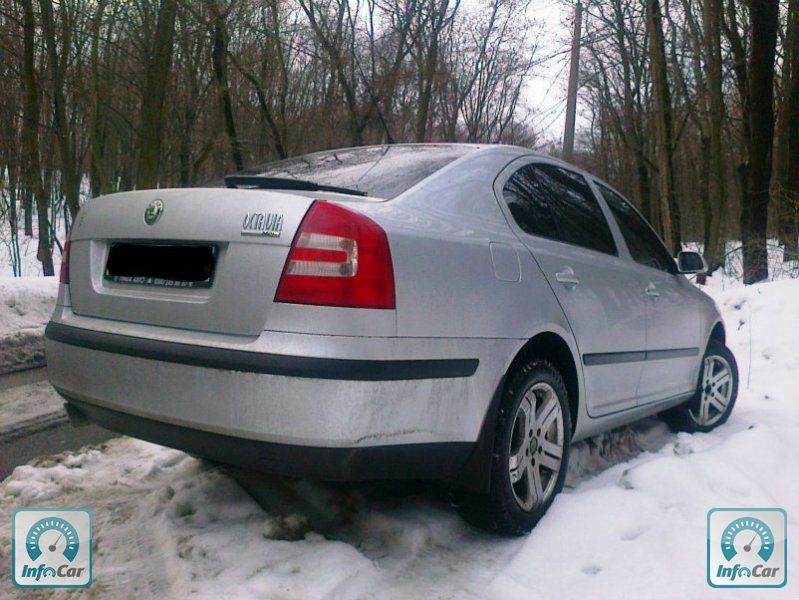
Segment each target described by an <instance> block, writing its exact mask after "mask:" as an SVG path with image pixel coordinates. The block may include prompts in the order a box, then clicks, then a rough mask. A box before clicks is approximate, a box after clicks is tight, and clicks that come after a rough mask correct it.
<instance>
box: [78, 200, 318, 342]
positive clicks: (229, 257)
mask: <svg viewBox="0 0 799 600" xmlns="http://www.w3.org/2000/svg"><path fill="white" fill-rule="evenodd" d="M312 203H313V197H309V196H306V195H304V194H295V193H285V192H279V191H273V190H269V191H267V190H235V189H199V188H192V189H174V190H146V191H140V192H124V193H119V194H113V195H110V196H105V197H101V198H98V199H96V200H93V201H92V202H90V203H89V204H88V205H86V206H85V207H84V208H83V209H82V210H81V211H80V214H79V215H78V218H77V221H76V223H75V226H74V228H73V230H72V234H71V251H70V252H71V255H70V292H71V297H72V308H73V311H74V312H75V313H76V314H80V315H85V316H91V317H99V318H105V319H113V320H119V321H127V322H135V323H144V324H148V325H161V326H167V327H176V328H182V329H192V330H200V331H209V332H218V333H228V334H239V335H251V336H254V335H258V334H259V333H260V332H261V331H262V329H263V325H264V323H265V321H266V316H267V312H268V310H269V306H270V305H271V303H272V299H273V298H274V294H275V289H276V287H277V284H278V280H279V279H280V275H281V272H282V269H283V265H284V263H285V259H286V255H287V253H288V250H289V246H290V244H291V241H292V239H293V237H294V234H295V232H296V230H297V228H298V227H299V224H300V222H301V221H302V218H303V217H304V215H305V213H306V212H307V210H308V208H309V207H310V205H311V204H312Z"/></svg>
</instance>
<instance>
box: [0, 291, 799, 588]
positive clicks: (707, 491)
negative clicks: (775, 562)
mask: <svg viewBox="0 0 799 600" xmlns="http://www.w3.org/2000/svg"><path fill="white" fill-rule="evenodd" d="M711 282H712V283H711V285H710V286H709V287H708V291H709V293H711V295H713V296H714V298H715V299H716V300H717V302H718V304H719V306H720V307H721V310H722V312H723V314H724V317H725V321H726V324H727V331H728V343H729V345H730V347H731V348H732V350H733V352H734V353H735V355H736V357H737V361H738V365H739V369H740V374H741V384H740V394H739V398H738V403H737V406H736V409H735V411H734V412H733V414H732V417H731V418H730V420H729V422H728V423H727V424H726V425H724V426H722V427H721V428H719V429H718V430H716V431H714V432H713V433H710V434H697V435H688V434H679V435H674V434H671V433H669V432H668V430H667V429H666V428H665V426H664V425H662V424H661V423H660V422H659V421H657V420H656V419H649V420H646V421H643V422H641V423H638V424H636V425H635V426H633V427H626V428H622V429H619V430H616V431H614V432H611V433H609V434H605V435H602V436H599V437H597V438H593V439H591V440H588V441H587V442H582V443H579V444H577V445H576V447H575V450H574V453H573V458H572V465H571V467H570V471H569V476H568V478H567V487H566V489H565V490H564V492H563V494H561V496H560V497H559V498H558V499H557V500H556V502H555V504H554V505H553V506H552V508H551V509H550V511H549V513H548V514H547V515H546V516H545V517H544V518H543V519H542V521H541V522H540V523H539V524H538V526H537V527H536V528H535V529H534V530H533V532H532V533H531V534H529V535H528V536H526V537H523V538H518V539H507V538H496V537H493V536H491V535H488V534H485V533H482V532H479V531H476V530H474V529H472V528H470V527H469V526H467V525H465V524H464V523H463V522H462V521H461V520H460V518H459V517H458V515H457V513H456V512H455V510H454V509H453V508H452V507H450V506H449V505H448V503H447V500H446V494H445V493H443V492H442V491H441V490H440V489H439V488H437V487H435V486H412V485H411V486H390V487H384V486H379V485H376V484H375V485H359V486H352V485H349V486H348V485H323V484H311V483H307V482H293V483H291V482H283V483H280V482H275V481H274V480H271V479H268V478H264V480H263V481H264V483H263V484H262V485H263V486H264V488H265V490H264V491H265V492H266V493H267V496H268V494H269V492H274V493H277V494H278V495H280V496H281V497H283V498H285V499H286V500H285V501H284V502H282V503H278V504H277V505H276V506H279V508H277V509H275V510H269V511H265V510H264V509H262V508H261V507H259V505H258V504H256V503H255V502H254V501H253V500H252V498H251V497H250V496H249V495H248V494H246V493H245V492H244V491H243V490H242V488H241V487H240V486H239V485H238V484H237V483H236V482H235V481H234V480H233V479H232V478H231V477H230V476H229V475H228V474H227V472H226V471H225V470H224V469H222V468H220V467H215V466H212V465H209V464H207V463H205V462H202V461H199V460H196V459H194V458H191V457H189V456H187V455H185V454H183V453H181V452H178V451H175V450H170V449H165V448H161V447H158V446H155V445H152V444H148V443H144V442H140V441H136V440H131V439H126V438H120V439H116V440H112V441H110V442H108V443H106V444H104V445H101V446H99V447H96V448H89V449H85V450H84V451H82V452H80V453H74V454H73V453H67V454H63V455H59V456H54V457H47V458H41V459H37V460H35V461H33V463H32V464H30V465H26V466H23V467H18V468H17V469H16V470H15V471H14V473H13V474H12V475H11V476H10V477H8V478H7V479H6V480H5V481H4V482H2V483H1V484H0V514H2V515H3V517H2V518H0V563H3V564H4V565H8V564H9V562H10V556H9V553H10V545H9V536H10V518H8V515H10V513H11V511H12V510H13V508H15V507H18V506H53V505H57V506H88V507H91V508H92V509H93V511H94V533H95V542H94V545H95V548H96V550H95V553H94V584H93V586H92V588H91V590H90V591H89V593H91V594H93V595H95V596H100V597H106V596H110V597H136V598H147V597H154V598H165V597H167V598H183V597H185V596H187V595H196V596H197V597H209V598H210V597H219V596H224V597H227V598H234V597H242V598H244V597H262V598H371V597H380V598H405V597H410V596H413V597H415V598H462V597H487V598H501V599H513V598H524V599H536V598H575V597H582V598H598V599H607V598H635V599H638V598H675V599H676V598H679V599H684V598H711V597H712V598H725V599H726V598H755V597H768V598H792V599H795V598H797V597H799V584H797V577H796V570H797V568H799V561H797V560H796V551H795V550H791V548H792V547H793V548H795V547H796V540H798V539H799V518H798V517H797V515H799V476H797V475H798V474H799V349H797V341H798V340H799V335H797V333H798V332H799V280H786V281H777V282H773V283H765V284H760V285H755V286H750V287H747V288H744V287H743V286H741V285H740V284H736V285H730V282H729V281H726V280H725V281H722V280H721V278H718V277H715V278H712V279H711ZM722 287H723V288H724V289H722ZM714 507H782V508H784V509H786V510H787V512H788V520H789V525H788V538H789V539H790V540H791V541H792V544H789V546H788V548H789V571H791V573H790V574H789V575H788V585H787V586H786V587H785V588H782V589H776V590H740V589H738V590H736V589H729V590H714V589H711V588H710V587H708V585H707V583H706V578H705V568H706V567H705V549H706V547H705V544H706V541H705V533H706V532H705V523H706V515H707V511H708V510H709V509H711V508H714ZM320 515H321V518H320ZM17 592H18V591H17V590H13V588H12V587H11V584H10V582H9V574H8V571H7V568H6V567H4V568H3V569H0V595H6V594H9V593H10V594H12V595H13V594H14V593H17ZM28 595H29V594H27V593H26V594H25V596H28ZM43 595H44V594H43ZM47 595H48V596H52V597H62V596H63V597H65V596H69V595H71V594H70V593H68V592H66V591H60V592H55V593H51V592H48V594H47ZM21 596H22V594H20V597H21Z"/></svg>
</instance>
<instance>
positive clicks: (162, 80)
mask: <svg viewBox="0 0 799 600" xmlns="http://www.w3.org/2000/svg"><path fill="white" fill-rule="evenodd" d="M43 1H47V0H43ZM176 13H177V1H176V0H162V2H161V6H160V9H159V11H158V22H157V23H156V26H155V37H154V40H153V45H152V50H151V54H150V59H149V61H148V65H147V79H146V81H145V84H144V92H143V94H142V102H141V123H140V128H139V136H140V142H139V165H138V169H137V173H136V187H137V188H139V189H141V188H154V187H158V177H159V164H160V162H161V138H162V137H163V131H162V129H163V123H164V98H165V96H166V88H167V85H168V83H169V72H170V70H171V68H172V46H173V40H174V37H175V14H176Z"/></svg>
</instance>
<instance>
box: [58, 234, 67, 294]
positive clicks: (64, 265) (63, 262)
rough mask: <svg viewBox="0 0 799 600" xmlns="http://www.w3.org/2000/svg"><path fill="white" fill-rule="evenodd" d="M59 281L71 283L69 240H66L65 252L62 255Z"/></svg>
mask: <svg viewBox="0 0 799 600" xmlns="http://www.w3.org/2000/svg"><path fill="white" fill-rule="evenodd" d="M58 281H60V282H61V283H66V284H69V240H67V241H66V242H64V254H62V255H61V273H60V274H59V276H58Z"/></svg>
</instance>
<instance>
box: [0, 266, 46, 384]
mask: <svg viewBox="0 0 799 600" xmlns="http://www.w3.org/2000/svg"><path fill="white" fill-rule="evenodd" d="M57 293H58V278H57V277H0V373H3V372H4V371H10V370H15V369H20V368H24V367H29V366H35V365H38V364H43V362H44V339H43V337H42V336H43V335H44V326H45V325H46V324H47V321H48V320H49V319H50V315H51V314H52V312H53V307H54V306H55V300H56V294H57Z"/></svg>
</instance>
